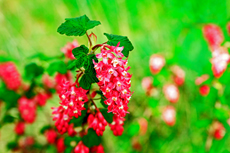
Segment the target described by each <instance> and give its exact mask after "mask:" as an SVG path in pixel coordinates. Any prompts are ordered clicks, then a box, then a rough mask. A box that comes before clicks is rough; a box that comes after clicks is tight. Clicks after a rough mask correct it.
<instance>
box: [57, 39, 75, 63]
mask: <svg viewBox="0 0 230 153" xmlns="http://www.w3.org/2000/svg"><path fill="white" fill-rule="evenodd" d="M78 46H79V45H78V42H77V41H76V40H74V41H73V42H72V43H67V44H66V45H65V47H63V48H62V49H61V51H62V52H63V53H64V54H65V56H66V57H67V58H69V59H75V57H74V56H73V53H72V50H73V49H74V48H76V47H78Z"/></svg>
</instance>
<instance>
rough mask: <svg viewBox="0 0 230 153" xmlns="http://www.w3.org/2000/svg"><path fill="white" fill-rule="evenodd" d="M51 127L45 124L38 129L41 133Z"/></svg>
mask: <svg viewBox="0 0 230 153" xmlns="http://www.w3.org/2000/svg"><path fill="white" fill-rule="evenodd" d="M51 128H52V127H51V126H50V125H46V126H44V127H42V129H41V130H40V133H41V134H43V133H45V131H46V130H48V129H51Z"/></svg>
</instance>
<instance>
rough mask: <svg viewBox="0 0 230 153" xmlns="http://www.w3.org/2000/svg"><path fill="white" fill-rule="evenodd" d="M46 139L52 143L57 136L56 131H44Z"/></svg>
mask: <svg viewBox="0 0 230 153" xmlns="http://www.w3.org/2000/svg"><path fill="white" fill-rule="evenodd" d="M45 136H46V140H47V142H48V143H49V144H54V143H55V141H56V138H57V133H56V131H55V130H53V129H49V130H46V131H45Z"/></svg>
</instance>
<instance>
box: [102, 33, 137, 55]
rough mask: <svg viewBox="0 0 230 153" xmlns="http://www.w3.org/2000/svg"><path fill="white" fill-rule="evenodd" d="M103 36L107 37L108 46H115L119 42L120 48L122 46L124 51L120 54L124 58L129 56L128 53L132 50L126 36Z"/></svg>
mask: <svg viewBox="0 0 230 153" xmlns="http://www.w3.org/2000/svg"><path fill="white" fill-rule="evenodd" d="M104 35H105V36H106V37H107V39H108V42H107V44H108V45H111V46H116V45H117V44H118V43H119V42H120V47H121V46H124V49H123V51H122V53H123V54H124V56H125V57H128V56H129V52H130V51H132V50H133V49H134V47H133V45H132V43H131V42H130V41H129V39H128V37H126V36H119V35H113V34H107V33H104Z"/></svg>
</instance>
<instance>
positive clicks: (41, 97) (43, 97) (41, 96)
mask: <svg viewBox="0 0 230 153" xmlns="http://www.w3.org/2000/svg"><path fill="white" fill-rule="evenodd" d="M51 96H52V95H51V94H50V93H45V92H40V93H38V94H37V95H36V96H35V97H34V100H35V101H36V102H37V104H38V105H39V106H44V105H45V104H46V102H47V100H48V99H49V98H51Z"/></svg>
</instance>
